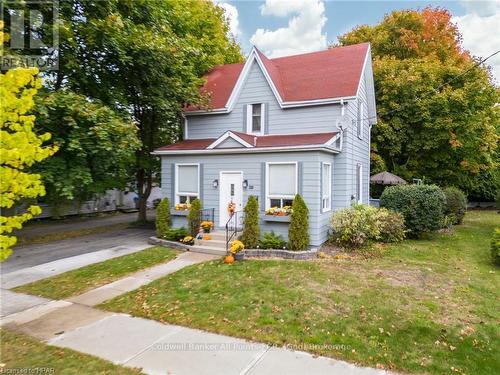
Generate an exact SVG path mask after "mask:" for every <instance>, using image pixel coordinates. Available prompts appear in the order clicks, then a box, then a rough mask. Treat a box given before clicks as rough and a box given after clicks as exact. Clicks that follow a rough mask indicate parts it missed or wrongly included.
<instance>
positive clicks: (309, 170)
mask: <svg viewBox="0 0 500 375" xmlns="http://www.w3.org/2000/svg"><path fill="white" fill-rule="evenodd" d="M161 159H162V176H161V180H162V185H161V188H162V193H163V196H165V197H169V199H170V200H171V202H172V205H173V204H174V202H175V197H174V189H173V188H172V186H173V184H174V177H173V176H172V171H173V168H172V165H175V164H176V163H201V164H202V165H203V174H204V178H203V180H202V181H201V183H202V184H203V189H202V190H203V195H202V196H201V199H202V201H203V206H204V208H215V223H216V225H219V189H220V188H217V189H215V188H214V187H213V186H212V181H213V180H215V179H220V172H221V171H242V172H243V179H245V180H248V184H249V188H248V189H244V190H243V202H244V204H245V203H246V200H247V199H248V196H250V195H255V196H257V197H258V199H259V201H260V202H262V200H263V199H265V197H264V196H263V194H264V191H265V189H263V186H262V182H263V181H265V178H263V176H262V173H263V169H262V163H264V162H288V161H290V162H298V163H299V164H300V166H301V168H299V170H301V171H302V178H301V179H300V178H299V181H300V180H302V183H301V185H302V186H300V187H299V190H300V191H301V195H302V197H303V198H304V200H305V202H306V204H307V206H308V208H309V234H310V236H311V245H312V246H319V245H321V244H322V243H323V242H324V241H325V240H326V236H327V232H328V227H327V226H328V221H329V218H330V215H331V212H327V213H325V214H322V213H321V206H320V186H321V181H320V179H319V178H318V176H319V175H320V167H321V162H322V161H328V162H333V159H334V156H333V155H331V154H327V153H322V152H318V151H310V152H290V153H269V154H241V155H231V156H230V157H228V156H227V155H203V156H202V157H199V156H198V157H197V156H196V155H193V156H187V155H186V156H163V157H162V158H161ZM333 168H335V167H334V166H333ZM334 194H335V193H332V195H334ZM261 207H262V206H261ZM261 214H263V212H262V210H261ZM173 225H174V226H182V225H185V219H184V218H178V217H173ZM288 225H289V224H288V223H275V222H267V221H263V220H261V231H262V232H269V231H274V232H276V233H278V234H281V235H282V236H283V237H284V238H285V239H286V238H287V237H288Z"/></svg>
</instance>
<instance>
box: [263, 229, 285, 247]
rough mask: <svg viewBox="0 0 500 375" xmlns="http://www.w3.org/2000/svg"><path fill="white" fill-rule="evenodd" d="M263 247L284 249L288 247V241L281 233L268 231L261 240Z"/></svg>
mask: <svg viewBox="0 0 500 375" xmlns="http://www.w3.org/2000/svg"><path fill="white" fill-rule="evenodd" d="M259 247H260V248H261V249H283V248H285V247H286V241H285V240H284V239H283V237H281V236H280V235H279V234H276V233H274V232H266V233H264V235H263V236H262V239H261V240H260V241H259Z"/></svg>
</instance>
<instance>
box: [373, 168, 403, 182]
mask: <svg viewBox="0 0 500 375" xmlns="http://www.w3.org/2000/svg"><path fill="white" fill-rule="evenodd" d="M370 182H371V183H372V184H381V185H399V184H406V181H405V180H403V179H402V178H401V177H399V176H396V175H395V174H392V173H390V172H387V171H385V172H380V173H377V174H374V175H373V176H371V177H370Z"/></svg>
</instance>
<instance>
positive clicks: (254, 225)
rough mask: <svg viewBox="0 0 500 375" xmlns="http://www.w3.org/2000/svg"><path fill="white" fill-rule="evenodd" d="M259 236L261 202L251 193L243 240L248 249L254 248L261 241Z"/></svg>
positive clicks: (246, 207)
mask: <svg viewBox="0 0 500 375" xmlns="http://www.w3.org/2000/svg"><path fill="white" fill-rule="evenodd" d="M259 237H260V227H259V202H258V201H257V198H255V197H254V196H253V195H251V196H249V197H248V201H247V204H246V205H245V223H244V227H243V233H242V235H241V241H243V243H244V244H245V247H246V248H247V249H254V248H255V247H256V246H257V244H258V243H259Z"/></svg>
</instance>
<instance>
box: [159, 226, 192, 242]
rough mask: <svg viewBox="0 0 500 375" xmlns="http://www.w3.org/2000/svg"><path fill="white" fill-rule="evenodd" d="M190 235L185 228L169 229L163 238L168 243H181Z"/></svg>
mask: <svg viewBox="0 0 500 375" xmlns="http://www.w3.org/2000/svg"><path fill="white" fill-rule="evenodd" d="M188 235H189V231H188V230H187V229H186V228H184V227H180V228H169V229H167V231H166V232H165V234H164V235H163V238H164V239H165V240H168V241H180V240H182V239H183V238H184V237H186V236H188Z"/></svg>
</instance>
